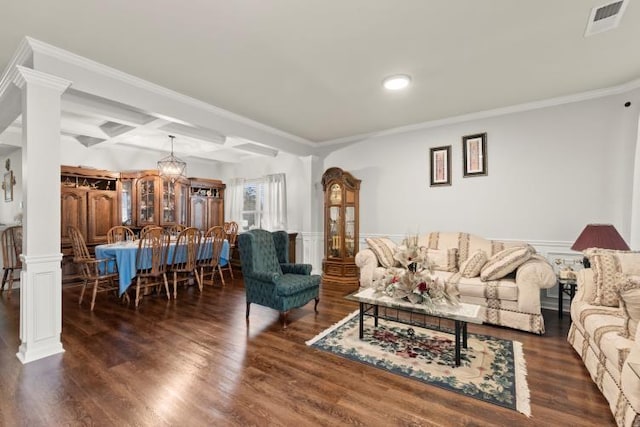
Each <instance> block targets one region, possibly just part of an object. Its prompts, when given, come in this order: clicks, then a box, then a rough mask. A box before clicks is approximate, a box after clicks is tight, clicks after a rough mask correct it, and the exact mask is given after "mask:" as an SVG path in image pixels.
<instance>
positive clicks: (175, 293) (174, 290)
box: [173, 271, 178, 299]
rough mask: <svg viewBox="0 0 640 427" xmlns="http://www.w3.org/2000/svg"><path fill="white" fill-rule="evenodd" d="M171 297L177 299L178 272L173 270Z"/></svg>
mask: <svg viewBox="0 0 640 427" xmlns="http://www.w3.org/2000/svg"><path fill="white" fill-rule="evenodd" d="M173 299H178V272H177V271H174V272H173Z"/></svg>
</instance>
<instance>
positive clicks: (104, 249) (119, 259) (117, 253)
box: [95, 240, 229, 295]
mask: <svg viewBox="0 0 640 427" xmlns="http://www.w3.org/2000/svg"><path fill="white" fill-rule="evenodd" d="M174 248H175V242H172V243H171V246H169V255H168V256H167V262H171V258H172V257H173V250H174ZM95 250H96V258H97V259H104V258H115V259H116V264H117V265H118V274H119V276H120V283H119V285H120V295H122V294H123V293H124V292H125V291H126V290H127V288H128V287H129V286H130V285H131V282H132V280H133V278H134V277H135V276H136V254H137V253H138V242H137V241H133V242H119V243H111V244H108V245H98V246H96V249H95ZM209 253H211V252H210V251H209ZM228 262H229V242H228V241H226V240H225V241H224V243H223V245H222V251H221V252H220V265H221V266H223V267H224V266H225V265H227V263H228Z"/></svg>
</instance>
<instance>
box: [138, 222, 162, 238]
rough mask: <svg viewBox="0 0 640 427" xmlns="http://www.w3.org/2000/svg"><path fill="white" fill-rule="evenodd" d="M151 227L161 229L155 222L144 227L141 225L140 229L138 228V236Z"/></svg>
mask: <svg viewBox="0 0 640 427" xmlns="http://www.w3.org/2000/svg"><path fill="white" fill-rule="evenodd" d="M152 228H159V229H161V230H162V227H160V226H158V225H155V224H150V225H145V226H144V227H142V229H141V230H140V237H142V235H143V234H144V233H146V232H147V231H149V230H151V229H152Z"/></svg>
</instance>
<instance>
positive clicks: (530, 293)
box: [516, 255, 557, 313]
mask: <svg viewBox="0 0 640 427" xmlns="http://www.w3.org/2000/svg"><path fill="white" fill-rule="evenodd" d="M556 283H557V278H556V274H555V272H554V271H553V267H552V266H551V264H549V261H547V260H546V259H545V258H544V257H542V256H540V255H533V256H532V257H531V258H530V259H529V260H528V261H527V262H525V263H524V264H522V265H521V266H520V267H518V269H517V270H516V285H517V286H518V310H519V311H521V312H523V313H540V289H547V288H552V287H553V286H555V285H556Z"/></svg>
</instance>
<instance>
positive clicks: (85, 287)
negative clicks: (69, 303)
mask: <svg viewBox="0 0 640 427" xmlns="http://www.w3.org/2000/svg"><path fill="white" fill-rule="evenodd" d="M86 289H87V279H85V280H84V282H82V289H81V290H80V299H79V300H78V305H82V298H83V297H84V291H85V290H86Z"/></svg>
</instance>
